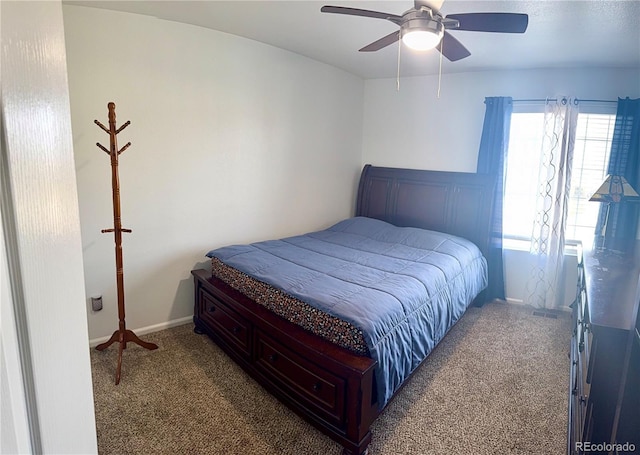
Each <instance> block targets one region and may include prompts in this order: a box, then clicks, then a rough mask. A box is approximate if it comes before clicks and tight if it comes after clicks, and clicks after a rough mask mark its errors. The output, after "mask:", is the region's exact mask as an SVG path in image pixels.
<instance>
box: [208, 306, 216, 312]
mask: <svg viewBox="0 0 640 455" xmlns="http://www.w3.org/2000/svg"><path fill="white" fill-rule="evenodd" d="M207 311H208V312H209V313H213V312H214V311H216V307H214V306H213V305H211V306H210V307H209V308H207Z"/></svg>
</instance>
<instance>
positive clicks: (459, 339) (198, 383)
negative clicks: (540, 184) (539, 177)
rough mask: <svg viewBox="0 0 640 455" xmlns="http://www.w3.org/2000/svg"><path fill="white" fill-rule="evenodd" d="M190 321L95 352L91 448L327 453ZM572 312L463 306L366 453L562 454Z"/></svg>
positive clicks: (327, 445) (325, 441)
mask: <svg viewBox="0 0 640 455" xmlns="http://www.w3.org/2000/svg"><path fill="white" fill-rule="evenodd" d="M192 328H193V326H192V325H191V324H189V325H185V326H181V327H177V328H173V329H169V330H164V331H162V332H157V333H154V334H150V335H146V336H144V337H142V338H143V339H144V340H146V341H152V342H155V343H157V344H158V345H159V349H158V350H156V351H147V350H144V349H142V348H140V347H138V346H137V345H134V344H130V345H129V347H127V349H126V351H125V352H124V356H123V373H122V380H121V382H120V384H119V385H118V386H116V385H115V384H114V373H115V367H116V357H117V347H116V345H113V346H111V347H110V348H109V349H107V350H106V351H103V352H98V351H95V350H92V352H91V363H92V368H93V384H94V392H95V408H96V421H97V432H98V448H99V452H100V454H104V455H107V454H172V455H173V454H203V455H204V454H221V455H222V454H261V455H280V454H291V455H301V454H318V455H325V454H329V455H330V454H335V455H339V454H340V453H341V447H340V446H339V445H338V444H336V443H335V442H333V441H332V440H331V439H329V438H328V437H326V436H324V435H323V434H322V433H320V432H319V431H316V430H315V429H314V428H313V427H311V426H310V425H308V424H307V423H306V422H304V421H303V420H302V419H300V418H298V417H297V416H296V415H294V414H293V413H292V412H290V411H289V410H288V409H287V408H286V407H285V406H283V405H282V404H280V403H279V402H278V401H277V400H276V399H274V398H273V397H271V396H270V395H268V394H267V393H265V392H264V391H263V390H262V388H261V387H260V386H259V385H257V384H256V383H255V382H254V381H253V380H252V379H251V378H249V377H248V376H247V375H246V374H245V373H244V372H243V371H242V370H241V369H240V368H239V367H238V366H236V365H235V364H234V363H233V362H232V361H230V360H229V359H228V358H227V356H226V355H225V354H224V353H223V352H222V351H221V350H220V349H219V348H218V347H217V346H216V345H215V344H214V343H213V342H212V341H211V340H210V339H209V338H208V337H206V336H202V335H196V334H194V333H193V332H192ZM570 331H571V329H570V319H569V316H568V315H567V314H561V315H560V316H559V317H558V318H557V319H552V318H547V317H540V316H534V315H533V314H532V311H531V310H530V309H527V308H524V307H517V306H513V305H508V304H505V303H499V302H494V303H491V304H488V305H485V306H484V307H482V308H470V309H469V311H468V312H467V314H466V315H465V316H464V317H463V318H462V319H461V320H460V321H459V322H458V324H456V326H455V327H454V328H453V329H452V330H451V332H450V333H449V334H448V335H447V336H446V337H445V339H444V340H443V341H442V342H441V343H440V345H439V346H438V347H437V348H436V349H435V350H434V351H433V353H432V354H431V355H430V356H429V358H428V359H427V361H426V362H425V363H424V364H423V365H422V367H420V368H419V369H418V371H417V372H416V374H414V376H413V377H412V378H411V379H410V381H409V383H408V385H407V386H406V387H405V388H404V389H403V390H402V391H401V392H400V393H399V395H398V396H396V398H395V399H394V400H393V401H392V403H391V404H390V405H389V406H388V407H387V409H386V410H385V412H384V413H383V414H382V415H381V416H380V417H379V418H378V420H377V421H376V422H375V423H374V425H373V428H372V433H373V440H372V443H371V445H370V446H369V448H370V454H371V455H383V454H384V455H397V454H418V455H427V454H446V455H451V454H470V455H471V454H473V455H482V454H561V453H564V452H565V450H566V425H567V393H568V375H569V360H568V357H567V352H568V349H569V338H570Z"/></svg>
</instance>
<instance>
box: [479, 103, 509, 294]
mask: <svg viewBox="0 0 640 455" xmlns="http://www.w3.org/2000/svg"><path fill="white" fill-rule="evenodd" d="M484 104H485V105H486V110H485V114H484V124H483V126H482V138H481V139H480V150H479V152H478V168H477V172H478V173H479V174H491V175H493V176H494V177H495V179H496V185H495V192H494V196H493V197H494V200H493V220H492V223H491V224H492V228H491V243H490V248H489V252H488V257H487V261H488V263H489V287H488V289H487V290H486V292H487V298H488V300H492V299H495V298H498V299H504V298H505V291H504V266H503V261H502V205H503V195H504V176H505V169H506V165H507V148H508V147H509V128H510V127H511V113H512V112H513V100H512V99H511V97H504V96H500V97H488V98H485V100H484Z"/></svg>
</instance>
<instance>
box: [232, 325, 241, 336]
mask: <svg viewBox="0 0 640 455" xmlns="http://www.w3.org/2000/svg"><path fill="white" fill-rule="evenodd" d="M231 331H232V332H233V333H234V335H237V334H238V333H240V332H241V331H242V327H240V326H239V325H237V326H235V327H234V328H233V329H231Z"/></svg>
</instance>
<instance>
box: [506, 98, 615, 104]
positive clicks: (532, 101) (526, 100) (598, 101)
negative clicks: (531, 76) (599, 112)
mask: <svg viewBox="0 0 640 455" xmlns="http://www.w3.org/2000/svg"><path fill="white" fill-rule="evenodd" d="M574 100H576V101H577V102H585V103H617V102H618V101H617V100H616V101H613V100H583V99H580V98H574ZM547 101H558V99H557V98H533V99H523V100H513V102H514V103H534V102H535V103H544V102H547Z"/></svg>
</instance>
